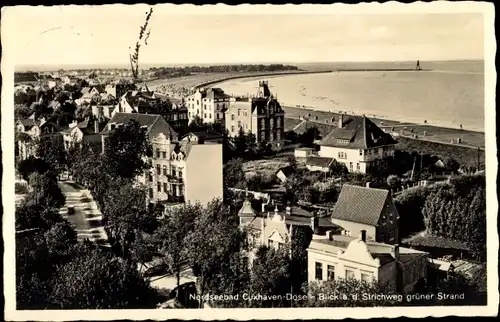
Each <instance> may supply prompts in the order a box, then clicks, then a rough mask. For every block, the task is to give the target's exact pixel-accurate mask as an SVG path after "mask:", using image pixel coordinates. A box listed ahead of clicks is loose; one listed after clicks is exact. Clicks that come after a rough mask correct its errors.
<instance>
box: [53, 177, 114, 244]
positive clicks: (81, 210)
mask: <svg viewBox="0 0 500 322" xmlns="http://www.w3.org/2000/svg"><path fill="white" fill-rule="evenodd" d="M58 185H59V188H60V189H61V191H62V193H63V194H64V196H65V197H66V204H65V206H64V208H61V210H60V212H59V213H60V214H61V215H62V216H63V218H66V219H67V220H68V222H69V223H70V224H71V225H72V226H73V227H74V229H75V231H76V233H77V236H78V241H83V240H85V239H88V240H89V241H91V242H94V243H96V244H99V245H102V246H109V244H107V240H108V237H107V235H106V231H105V230H104V227H103V226H102V222H101V221H102V214H101V212H100V211H99V209H98V208H97V204H96V202H95V201H94V200H93V198H92V195H91V194H90V192H89V191H88V190H85V189H84V188H83V187H80V186H79V185H78V184H76V183H74V182H72V181H59V182H58ZM69 206H72V207H74V209H75V211H74V213H73V214H68V207H69Z"/></svg>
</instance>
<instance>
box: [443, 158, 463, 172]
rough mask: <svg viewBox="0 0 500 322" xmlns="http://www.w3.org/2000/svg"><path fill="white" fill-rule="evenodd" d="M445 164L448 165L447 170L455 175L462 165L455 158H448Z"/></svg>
mask: <svg viewBox="0 0 500 322" xmlns="http://www.w3.org/2000/svg"><path fill="white" fill-rule="evenodd" d="M445 164H446V169H447V170H448V171H451V172H453V173H456V172H457V171H458V169H459V168H460V163H458V161H457V160H455V159H453V158H447V159H446V160H445Z"/></svg>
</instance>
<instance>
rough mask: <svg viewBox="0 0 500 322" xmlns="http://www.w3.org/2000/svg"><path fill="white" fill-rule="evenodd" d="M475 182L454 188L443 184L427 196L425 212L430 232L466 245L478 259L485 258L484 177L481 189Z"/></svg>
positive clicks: (458, 182) (456, 182)
mask: <svg viewBox="0 0 500 322" xmlns="http://www.w3.org/2000/svg"><path fill="white" fill-rule="evenodd" d="M478 177H479V176H478ZM474 180H475V179H474V178H471V179H462V181H459V180H457V181H455V182H454V183H452V184H451V185H441V186H440V188H439V189H437V190H436V191H433V192H431V193H430V194H429V195H428V196H427V198H426V200H425V204H424V207H423V210H422V213H423V216H424V223H425V226H426V231H427V233H429V234H431V235H437V236H442V237H447V238H452V239H457V240H461V241H463V242H466V243H468V244H469V246H470V247H471V249H472V251H473V254H474V255H475V256H476V258H478V259H485V256H486V193H485V188H484V177H483V178H482V182H481V181H479V182H478V185H477V186H474V185H471V182H474ZM480 180H481V179H480ZM461 183H466V185H461Z"/></svg>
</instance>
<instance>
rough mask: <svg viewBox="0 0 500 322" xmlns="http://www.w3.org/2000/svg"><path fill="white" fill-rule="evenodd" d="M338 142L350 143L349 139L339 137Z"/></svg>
mask: <svg viewBox="0 0 500 322" xmlns="http://www.w3.org/2000/svg"><path fill="white" fill-rule="evenodd" d="M337 143H340V144H349V140H347V139H337Z"/></svg>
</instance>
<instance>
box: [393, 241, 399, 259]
mask: <svg viewBox="0 0 500 322" xmlns="http://www.w3.org/2000/svg"><path fill="white" fill-rule="evenodd" d="M394 259H395V260H396V261H397V262H399V245H398V244H395V245H394Z"/></svg>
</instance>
